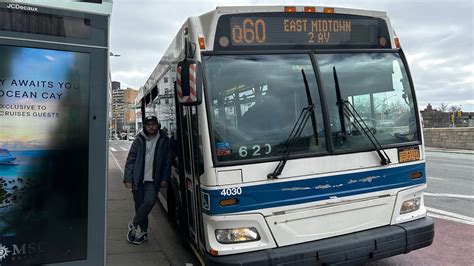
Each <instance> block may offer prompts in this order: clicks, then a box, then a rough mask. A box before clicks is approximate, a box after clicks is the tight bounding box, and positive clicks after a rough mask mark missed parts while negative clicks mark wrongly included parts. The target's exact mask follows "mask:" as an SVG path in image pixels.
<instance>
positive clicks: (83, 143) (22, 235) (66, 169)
mask: <svg viewBox="0 0 474 266" xmlns="http://www.w3.org/2000/svg"><path fill="white" fill-rule="evenodd" d="M89 69H90V58H89V54H88V53H78V52H70V51H59V50H50V49H37V48H28V47H18V46H6V45H0V265H2V266H3V265H31V264H43V263H54V262H62V261H70V260H79V259H85V258H86V255H87V205H88V201H87V198H88V192H87V191H88V143H89V139H88V133H89V126H88V125H89V123H88V121H89V96H90V95H89V83H90V81H89V75H90V73H89Z"/></svg>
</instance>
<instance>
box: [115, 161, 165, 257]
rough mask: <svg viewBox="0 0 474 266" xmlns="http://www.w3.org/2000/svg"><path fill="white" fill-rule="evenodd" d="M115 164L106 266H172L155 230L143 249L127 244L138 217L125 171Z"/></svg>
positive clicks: (150, 232)
mask: <svg viewBox="0 0 474 266" xmlns="http://www.w3.org/2000/svg"><path fill="white" fill-rule="evenodd" d="M111 164H114V162H113V161H112V160H111V161H110V163H109V176H108V200H107V204H108V206H107V229H106V231H107V240H106V253H107V258H106V265H110V266H139V265H143V266H146V265H159V266H161V265H170V263H169V261H168V260H167V258H166V257H165V254H164V253H163V251H162V249H161V247H160V245H159V244H158V241H157V234H156V232H154V231H153V230H152V228H149V229H148V237H149V238H148V241H146V242H145V243H143V244H142V245H132V244H129V243H127V239H126V234H127V224H128V222H129V221H130V220H131V219H132V218H133V215H134V210H133V204H132V195H131V193H130V191H128V190H127V189H125V188H124V187H123V184H122V173H121V171H120V170H119V169H117V168H116V167H111ZM150 218H152V216H151V215H150ZM152 222H153V221H152V220H151V219H150V223H152Z"/></svg>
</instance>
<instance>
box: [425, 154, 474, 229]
mask: <svg viewBox="0 0 474 266" xmlns="http://www.w3.org/2000/svg"><path fill="white" fill-rule="evenodd" d="M426 163H427V176H428V189H427V191H426V193H425V204H426V206H427V207H429V208H430V209H428V210H429V212H430V214H433V215H432V216H433V217H440V218H454V219H459V220H460V222H463V220H464V222H469V219H468V221H466V218H470V222H471V223H470V224H471V225H474V218H472V217H474V155H473V154H458V153H442V152H428V153H427V160H426ZM441 216H442V217H441ZM465 216H467V217H465Z"/></svg>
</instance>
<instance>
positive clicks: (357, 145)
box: [204, 53, 419, 162]
mask: <svg viewBox="0 0 474 266" xmlns="http://www.w3.org/2000/svg"><path fill="white" fill-rule="evenodd" d="M314 56H315V59H316V62H317V65H318V67H319V73H320V75H321V77H320V78H321V84H322V91H323V92H324V94H325V99H326V103H327V112H328V115H327V117H328V119H329V126H330V127H329V128H326V129H325V127H324V123H323V115H322V113H323V109H322V108H321V98H320V95H319V90H318V85H317V82H316V77H315V74H314V73H315V71H314V67H313V64H312V63H311V58H310V55H309V54H274V55H212V56H205V57H204V62H205V64H204V65H205V68H206V71H205V73H206V85H207V97H208V106H209V107H208V108H209V111H208V112H209V115H210V123H211V127H210V128H211V135H212V140H213V148H214V152H215V155H216V158H217V162H229V161H237V160H239V161H241V160H252V159H254V160H257V159H259V160H262V159H266V160H275V159H279V158H280V157H281V156H282V155H283V153H284V152H285V149H286V141H287V138H288V136H289V134H290V132H291V130H292V129H293V126H294V125H295V123H296V121H297V119H298V117H299V115H300V113H301V110H302V109H303V108H304V107H306V106H307V105H308V101H307V96H306V91H305V86H304V82H303V77H302V74H301V70H302V69H303V70H305V73H306V75H307V78H308V84H309V88H310V90H311V94H312V97H313V101H314V104H315V114H316V123H317V129H318V132H317V134H318V136H317V138H318V143H316V140H315V137H314V131H313V129H312V127H311V123H307V124H306V126H305V128H304V130H303V133H302V134H301V136H300V137H299V139H298V140H297V142H296V144H295V145H294V146H293V147H292V148H291V149H292V155H293V156H309V155H311V154H313V155H317V154H324V153H326V152H327V143H326V139H325V132H326V130H328V131H330V133H331V136H332V145H333V147H334V150H335V151H336V152H338V151H341V152H347V151H360V150H373V149H374V147H373V145H372V144H371V142H370V140H369V139H368V137H367V136H366V135H365V134H364V133H363V132H362V130H363V129H361V128H359V127H358V123H357V121H356V118H355V117H351V116H350V115H348V114H346V115H344V117H343V119H340V117H339V111H338V105H337V99H336V90H335V85H334V77H333V68H336V69H337V73H338V76H339V85H340V90H341V97H342V100H345V101H348V102H350V103H351V104H352V105H353V106H354V108H355V109H356V110H357V112H358V113H359V115H360V116H361V118H362V120H363V122H364V123H365V124H367V126H368V128H369V130H371V131H372V133H374V135H375V137H376V138H377V139H378V141H379V142H380V143H381V144H382V146H384V147H386V146H387V145H400V144H403V143H407V142H414V141H418V140H419V139H418V138H419V137H418V129H417V126H416V112H415V108H414V100H413V94H412V91H411V87H410V84H409V82H408V77H407V72H406V70H405V67H404V65H403V62H402V60H401V59H400V57H399V55H398V54H396V53H334V54H328V53H324V54H322V53H316V54H314ZM341 122H343V123H344V125H345V126H344V127H342V126H341ZM342 128H344V130H345V132H341V129H342ZM342 136H343V137H342Z"/></svg>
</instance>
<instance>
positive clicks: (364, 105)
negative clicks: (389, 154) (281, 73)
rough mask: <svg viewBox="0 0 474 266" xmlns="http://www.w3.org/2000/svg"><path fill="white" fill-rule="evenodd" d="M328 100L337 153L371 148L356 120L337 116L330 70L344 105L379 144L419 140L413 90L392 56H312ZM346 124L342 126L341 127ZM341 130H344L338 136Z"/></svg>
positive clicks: (348, 116) (402, 67) (347, 115)
mask: <svg viewBox="0 0 474 266" xmlns="http://www.w3.org/2000/svg"><path fill="white" fill-rule="evenodd" d="M315 57H316V60H317V62H318V65H319V68H320V69H319V70H320V73H321V82H322V86H323V88H324V94H325V97H326V100H327V103H328V104H327V105H328V113H329V119H330V126H331V133H332V139H333V144H334V147H335V150H356V149H369V148H371V147H372V144H371V143H370V141H369V139H368V138H367V136H366V135H365V134H364V133H363V132H362V129H361V128H360V127H359V126H358V123H357V121H356V120H357V118H356V117H353V116H351V115H350V114H348V113H347V112H345V114H344V118H343V119H341V118H340V117H339V110H338V108H339V107H338V105H337V104H336V103H337V102H338V99H337V95H336V88H335V82H334V75H333V69H336V71H337V76H338V82H339V87H340V92H341V98H342V100H343V101H348V102H349V103H350V104H352V105H353V106H354V108H355V110H356V111H357V113H359V115H360V117H361V118H362V120H363V122H364V123H365V124H366V125H367V127H368V129H369V130H370V131H372V133H374V136H375V137H376V138H377V140H378V141H379V142H380V143H381V144H382V146H387V145H392V144H401V143H405V142H414V141H418V140H419V134H418V128H417V122H416V112H415V107H414V98H413V94H412V89H411V86H410V83H409V81H408V76H407V72H406V69H405V67H404V64H403V62H402V60H401V59H400V56H399V55H398V54H396V53H336V54H315ZM341 121H344V124H345V127H341ZM341 128H344V131H345V132H341Z"/></svg>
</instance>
